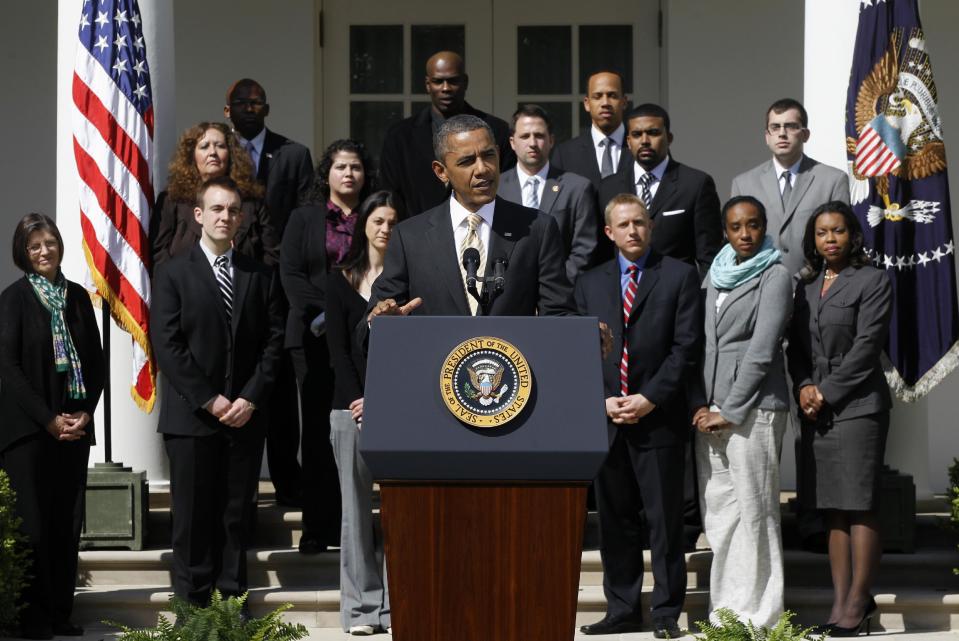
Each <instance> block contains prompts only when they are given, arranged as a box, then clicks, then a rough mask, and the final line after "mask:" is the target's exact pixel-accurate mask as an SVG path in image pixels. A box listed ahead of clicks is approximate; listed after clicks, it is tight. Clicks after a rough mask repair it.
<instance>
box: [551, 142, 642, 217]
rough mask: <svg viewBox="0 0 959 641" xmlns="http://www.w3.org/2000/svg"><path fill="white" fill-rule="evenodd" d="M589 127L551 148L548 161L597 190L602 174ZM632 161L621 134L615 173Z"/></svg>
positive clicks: (624, 169) (622, 169) (623, 169)
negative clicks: (580, 178)
mask: <svg viewBox="0 0 959 641" xmlns="http://www.w3.org/2000/svg"><path fill="white" fill-rule="evenodd" d="M591 128H592V126H589V127H587V128H586V130H585V131H583V133H581V134H580V135H578V136H576V137H575V138H571V139H569V140H567V141H564V142H562V143H560V144H559V145H557V146H556V148H555V149H553V155H552V158H550V163H551V164H553V165H555V166H556V168H557V169H559V170H561V171H571V172H573V173H574V174H579V175H580V176H582V177H584V178H586V179H587V180H589V182H591V183H592V184H593V189H596V190H599V183H600V182H601V181H602V176H600V174H599V165H598V164H597V163H596V148H595V147H594V146H593V135H592V133H591V132H590V129H591ZM632 163H633V158H632V157H631V156H630V154H629V147H628V146H626V137H625V136H623V149H622V152H621V153H620V154H619V164H618V165H616V173H617V174H618V173H620V172H621V171H626V167H627V166H628V165H631V164H632ZM600 212H602V207H600Z"/></svg>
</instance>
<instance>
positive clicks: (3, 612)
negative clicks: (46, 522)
mask: <svg viewBox="0 0 959 641" xmlns="http://www.w3.org/2000/svg"><path fill="white" fill-rule="evenodd" d="M15 505H16V494H15V493H14V491H13V488H12V487H10V479H9V478H8V477H7V474H6V472H4V471H3V470H0V632H11V631H13V630H14V628H15V627H16V623H17V614H19V610H20V607H21V606H18V605H17V601H18V600H19V598H20V591H21V590H23V587H24V586H25V585H26V579H27V569H28V567H29V565H30V561H29V559H28V558H27V549H26V544H27V538H26V537H25V536H24V535H23V534H22V533H21V532H20V523H21V521H22V519H21V518H20V517H18V516H17V513H16V510H15Z"/></svg>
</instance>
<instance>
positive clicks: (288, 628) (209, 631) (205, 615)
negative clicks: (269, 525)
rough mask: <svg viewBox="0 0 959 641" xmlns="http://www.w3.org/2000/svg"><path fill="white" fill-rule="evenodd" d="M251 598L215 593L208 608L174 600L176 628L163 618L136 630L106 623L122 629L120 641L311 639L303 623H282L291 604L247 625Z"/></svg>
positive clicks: (286, 640) (271, 640) (288, 640)
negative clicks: (245, 612)
mask: <svg viewBox="0 0 959 641" xmlns="http://www.w3.org/2000/svg"><path fill="white" fill-rule="evenodd" d="M248 596H249V593H247V594H244V595H243V596H241V597H230V598H228V599H225V600H224V599H223V597H222V596H221V595H220V592H219V591H217V590H214V591H213V596H212V597H211V598H210V605H209V606H208V607H205V608H200V607H197V606H195V605H193V604H191V603H188V602H187V601H184V600H182V599H178V598H176V597H174V598H173V599H172V600H171V601H170V610H171V611H172V612H173V614H174V616H176V620H177V624H176V625H174V624H173V623H172V622H171V621H170V620H169V619H167V618H166V617H164V616H162V615H161V616H160V617H158V621H157V625H156V627H155V628H144V629H134V628H130V627H127V626H125V625H123V624H121V623H116V622H113V621H104V623H106V624H108V625H111V626H113V627H116V628H119V629H120V631H121V634H120V636H119V641H267V640H269V641H297V640H298V639H302V638H303V637H305V636H307V634H308V632H307V629H306V628H305V627H304V626H303V625H302V624H299V623H297V624H291V623H285V622H284V621H283V620H282V618H281V615H282V614H283V612H285V611H286V610H289V609H290V608H292V607H293V606H292V605H291V604H289V603H287V604H285V605H281V606H280V607H278V608H277V609H275V610H273V611H272V612H270V613H269V614H267V615H266V616H264V617H261V618H250V620H249V621H247V622H245V623H244V622H243V617H242V613H243V606H244V604H245V603H246V600H247V597H248Z"/></svg>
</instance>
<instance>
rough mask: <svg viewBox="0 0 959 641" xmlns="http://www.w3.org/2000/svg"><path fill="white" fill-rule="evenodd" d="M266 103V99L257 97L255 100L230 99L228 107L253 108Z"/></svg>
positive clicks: (260, 107)
mask: <svg viewBox="0 0 959 641" xmlns="http://www.w3.org/2000/svg"><path fill="white" fill-rule="evenodd" d="M265 105H266V101H265V100H263V99H262V98H257V99H255V100H231V101H230V107H232V108H234V109H245V108H249V107H252V108H254V109H262V108H263V107H264V106H265Z"/></svg>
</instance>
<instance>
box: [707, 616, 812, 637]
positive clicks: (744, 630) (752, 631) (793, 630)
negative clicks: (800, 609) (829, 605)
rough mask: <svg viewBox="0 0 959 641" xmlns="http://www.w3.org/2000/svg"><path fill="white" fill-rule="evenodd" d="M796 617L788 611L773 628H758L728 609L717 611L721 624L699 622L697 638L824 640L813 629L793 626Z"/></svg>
mask: <svg viewBox="0 0 959 641" xmlns="http://www.w3.org/2000/svg"><path fill="white" fill-rule="evenodd" d="M794 616H795V615H794V614H793V613H792V612H789V611H786V612H784V613H783V615H782V616H781V617H779V621H777V622H776V625H774V626H773V627H771V628H770V627H767V626H760V627H758V628H757V627H756V626H754V625H753V624H752V622H751V621H747V622H745V623H743V622H742V621H740V620H739V616H738V615H737V614H736V613H735V612H733V611H732V610H730V609H728V608H720V609H719V610H716V618H718V619H719V624H718V625H714V624H713V623H711V622H710V621H697V622H696V625H698V626H699V629H700V631H701V632H702V636H695V638H696V639H698V641H800V640H802V639H823V638H825V635H823V636H818V637H817V636H815V635H814V634H813V628H804V627H802V626H797V625H793V623H792V618H793V617H794Z"/></svg>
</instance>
